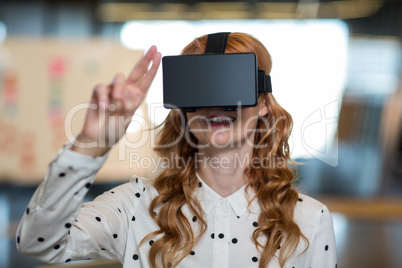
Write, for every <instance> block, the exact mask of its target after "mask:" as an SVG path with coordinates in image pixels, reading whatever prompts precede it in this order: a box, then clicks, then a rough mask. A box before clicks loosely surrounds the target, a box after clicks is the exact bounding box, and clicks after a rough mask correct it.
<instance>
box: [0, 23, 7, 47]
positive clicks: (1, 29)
mask: <svg viewBox="0 0 402 268" xmlns="http://www.w3.org/2000/svg"><path fill="white" fill-rule="evenodd" d="M6 36H7V28H6V25H5V24H4V23H2V22H1V21H0V44H1V43H3V41H4V39H6Z"/></svg>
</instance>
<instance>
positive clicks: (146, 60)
mask: <svg viewBox="0 0 402 268" xmlns="http://www.w3.org/2000/svg"><path fill="white" fill-rule="evenodd" d="M155 53H157V49H156V46H151V48H150V49H149V50H148V52H147V53H145V55H144V57H142V59H141V60H140V61H139V62H138V63H137V65H136V66H135V67H134V69H133V70H132V71H131V73H130V75H129V76H128V78H127V82H128V83H133V84H136V83H137V82H138V80H139V79H140V78H142V77H143V76H144V74H145V73H146V72H147V71H148V66H149V64H150V63H151V60H152V59H153V57H154V55H155Z"/></svg>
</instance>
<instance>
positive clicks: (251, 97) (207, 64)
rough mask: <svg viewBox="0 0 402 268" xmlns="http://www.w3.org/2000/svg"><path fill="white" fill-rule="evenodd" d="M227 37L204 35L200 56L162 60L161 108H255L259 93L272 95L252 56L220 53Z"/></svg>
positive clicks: (223, 50) (173, 57)
mask: <svg viewBox="0 0 402 268" xmlns="http://www.w3.org/2000/svg"><path fill="white" fill-rule="evenodd" d="M229 34H230V33H216V34H210V35H208V40H207V45H206V48H205V53H204V54H201V55H180V56H165V57H163V59H162V74H163V103H164V107H165V108H168V109H172V108H175V109H177V108H179V109H182V110H184V111H185V112H193V111H196V109H197V108H208V107H224V108H225V110H236V108H237V107H238V106H246V107H247V106H256V105H257V102H258V96H259V94H260V93H265V92H272V86H271V78H270V76H269V75H266V74H265V71H264V70H258V63H257V57H256V56H255V55H254V54H253V53H236V54H224V52H225V48H226V41H227V38H228V36H229Z"/></svg>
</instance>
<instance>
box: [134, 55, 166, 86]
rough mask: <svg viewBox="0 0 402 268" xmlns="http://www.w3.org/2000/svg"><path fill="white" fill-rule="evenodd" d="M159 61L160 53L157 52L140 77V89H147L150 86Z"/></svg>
mask: <svg viewBox="0 0 402 268" xmlns="http://www.w3.org/2000/svg"><path fill="white" fill-rule="evenodd" d="M160 63H161V53H159V52H157V53H156V54H155V55H154V57H153V58H152V66H151V68H150V69H149V70H148V72H147V73H145V75H144V77H143V78H142V80H141V82H140V84H139V87H140V89H142V90H148V88H149V87H150V86H151V84H152V81H153V80H154V78H155V75H156V72H157V71H158V68H159V65H160Z"/></svg>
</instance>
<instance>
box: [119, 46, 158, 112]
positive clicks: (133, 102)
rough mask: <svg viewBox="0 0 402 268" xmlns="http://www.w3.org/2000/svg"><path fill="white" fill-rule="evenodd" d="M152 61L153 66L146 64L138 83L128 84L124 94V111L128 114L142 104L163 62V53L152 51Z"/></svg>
mask: <svg viewBox="0 0 402 268" xmlns="http://www.w3.org/2000/svg"><path fill="white" fill-rule="evenodd" d="M147 54H148V53H147ZM151 61H152V66H151V68H150V69H149V70H148V66H146V71H145V72H143V73H142V76H141V78H138V79H137V80H138V82H137V83H135V84H132V83H129V84H126V88H125V89H126V90H125V95H124V109H125V111H124V112H125V114H126V115H128V114H130V113H131V114H132V113H133V112H134V111H135V110H136V109H137V108H138V107H139V106H140V104H141V102H142V100H143V99H144V96H145V94H146V91H147V90H148V89H149V87H150V85H151V83H152V81H153V79H154V78H155V75H156V73H157V71H158V68H159V65H160V62H161V53H159V52H157V51H155V52H154V53H152V58H151V59H150V61H149V62H151Z"/></svg>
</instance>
